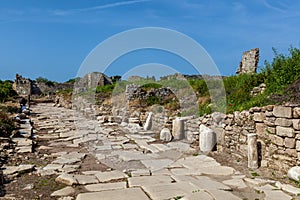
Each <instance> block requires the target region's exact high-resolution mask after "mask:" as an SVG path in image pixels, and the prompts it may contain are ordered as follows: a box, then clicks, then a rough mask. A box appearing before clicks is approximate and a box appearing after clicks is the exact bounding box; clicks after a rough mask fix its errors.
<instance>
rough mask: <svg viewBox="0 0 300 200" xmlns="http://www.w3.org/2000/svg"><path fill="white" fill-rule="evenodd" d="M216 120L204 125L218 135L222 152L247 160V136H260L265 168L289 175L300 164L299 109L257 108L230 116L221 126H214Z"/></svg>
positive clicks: (205, 119)
mask: <svg viewBox="0 0 300 200" xmlns="http://www.w3.org/2000/svg"><path fill="white" fill-rule="evenodd" d="M212 121H213V120H212V116H211V115H207V116H205V117H203V118H202V121H201V123H202V124H204V125H206V126H208V127H209V128H211V129H213V130H214V131H215V132H216V133H217V135H218V150H219V151H225V152H228V153H230V154H232V155H233V156H235V157H240V158H247V134H250V133H256V134H257V136H258V152H259V163H260V166H261V167H266V168H268V169H272V170H280V171H284V172H287V171H288V169H289V168H291V167H293V166H296V165H299V164H300V107H298V106H297V105H285V106H272V105H270V106H266V107H262V108H259V107H255V108H252V109H250V110H249V111H243V112H235V113H234V114H228V115H226V116H225V118H224V120H223V121H222V122H221V124H220V125H221V126H222V131H221V132H220V126H219V127H218V126H215V125H212V123H211V122H212Z"/></svg>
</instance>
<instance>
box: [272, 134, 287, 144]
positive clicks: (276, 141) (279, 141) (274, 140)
mask: <svg viewBox="0 0 300 200" xmlns="http://www.w3.org/2000/svg"><path fill="white" fill-rule="evenodd" d="M270 138H271V142H272V143H274V144H276V145H278V146H283V144H284V140H283V138H281V137H279V136H277V135H270Z"/></svg>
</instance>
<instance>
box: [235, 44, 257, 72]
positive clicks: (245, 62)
mask: <svg viewBox="0 0 300 200" xmlns="http://www.w3.org/2000/svg"><path fill="white" fill-rule="evenodd" d="M258 61H259V49H258V48H255V49H251V50H249V51H246V52H244V54H243V56H242V61H241V62H240V66H239V68H238V70H237V72H236V73H237V74H244V73H247V74H249V73H256V69H257V64H258Z"/></svg>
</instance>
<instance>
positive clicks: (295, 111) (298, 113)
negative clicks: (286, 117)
mask: <svg viewBox="0 0 300 200" xmlns="http://www.w3.org/2000/svg"><path fill="white" fill-rule="evenodd" d="M293 117H294V118H300V108H297V107H296V108H294V109H293Z"/></svg>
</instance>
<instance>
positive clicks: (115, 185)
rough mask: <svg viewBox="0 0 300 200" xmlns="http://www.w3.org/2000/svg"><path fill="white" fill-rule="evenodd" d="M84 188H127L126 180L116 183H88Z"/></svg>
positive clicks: (96, 189)
mask: <svg viewBox="0 0 300 200" xmlns="http://www.w3.org/2000/svg"><path fill="white" fill-rule="evenodd" d="M84 188H85V189H86V190H87V191H89V192H100V191H105V190H117V189H124V188H126V182H125V181H124V182H116V183H99V184H92V185H86V186H84Z"/></svg>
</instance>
